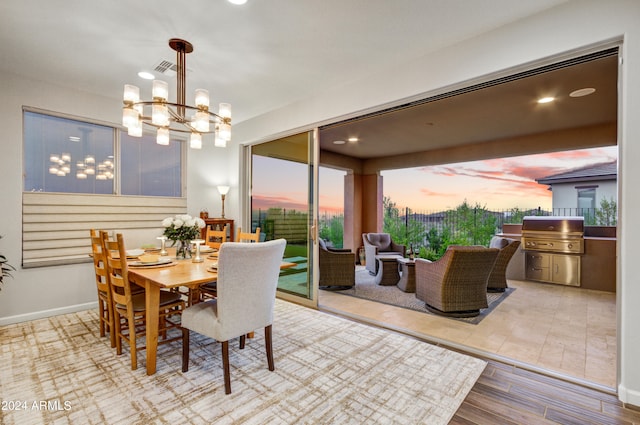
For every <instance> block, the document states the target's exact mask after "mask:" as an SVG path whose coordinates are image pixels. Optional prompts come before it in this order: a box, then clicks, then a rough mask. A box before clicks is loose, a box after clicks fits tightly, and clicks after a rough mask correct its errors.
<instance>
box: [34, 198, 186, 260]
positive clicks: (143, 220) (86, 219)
mask: <svg viewBox="0 0 640 425" xmlns="http://www.w3.org/2000/svg"><path fill="white" fill-rule="evenodd" d="M186 210H187V199H186V198H173V197H172V198H167V197H157V196H115V195H92V194H91V195H89V194H68V193H45V192H24V193H23V195H22V267H23V268H32V267H44V266H52V265H61V264H74V263H84V262H90V261H91V259H90V257H89V253H90V252H91V246H90V243H89V230H90V229H101V230H107V231H116V232H118V231H122V230H126V229H158V228H159V227H160V223H161V222H162V220H163V219H165V218H166V217H169V216H172V215H176V214H186Z"/></svg>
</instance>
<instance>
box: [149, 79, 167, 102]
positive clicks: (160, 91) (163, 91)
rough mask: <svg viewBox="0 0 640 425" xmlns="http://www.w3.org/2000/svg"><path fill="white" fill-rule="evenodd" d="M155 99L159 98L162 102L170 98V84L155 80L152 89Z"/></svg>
mask: <svg viewBox="0 0 640 425" xmlns="http://www.w3.org/2000/svg"><path fill="white" fill-rule="evenodd" d="M151 96H153V99H154V100H155V99H158V100H160V101H162V102H166V101H167V99H168V98H169V84H167V82H166V81H162V80H153V88H152V91H151Z"/></svg>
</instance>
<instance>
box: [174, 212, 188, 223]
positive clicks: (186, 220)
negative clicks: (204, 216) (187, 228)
mask: <svg viewBox="0 0 640 425" xmlns="http://www.w3.org/2000/svg"><path fill="white" fill-rule="evenodd" d="M176 218H177V219H179V220H182V221H183V222H185V223H186V222H188V221H189V220H191V216H190V215H189V214H184V215H181V216H176Z"/></svg>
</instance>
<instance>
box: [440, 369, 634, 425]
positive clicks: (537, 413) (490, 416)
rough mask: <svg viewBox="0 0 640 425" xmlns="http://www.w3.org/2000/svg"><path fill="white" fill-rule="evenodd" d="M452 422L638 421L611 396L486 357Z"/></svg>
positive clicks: (583, 424)
mask: <svg viewBox="0 0 640 425" xmlns="http://www.w3.org/2000/svg"><path fill="white" fill-rule="evenodd" d="M487 361H488V365H487V367H486V369H485V370H484V372H483V373H482V375H481V376H480V378H479V379H478V381H477V382H476V384H475V385H474V387H473V388H472V389H471V392H470V393H469V395H468V396H467V398H466V399H465V400H464V402H463V403H462V405H461V406H460V408H459V409H458V411H457V412H456V414H455V416H454V417H453V419H452V420H451V422H450V424H460V425H463V424H464V425H471V424H477V425H485V424H487V425H488V424H491V425H495V424H527V425H528V424H566V425H568V424H576V425H587V424H594V425H596V424H597V425H600V424H602V425H605V424H607V425H608V424H628V425H633V424H640V411H639V410H636V409H635V408H630V407H625V406H623V404H622V403H621V402H620V401H619V400H618V399H617V397H616V396H615V395H613V394H609V393H606V392H602V391H598V390H595V389H592V388H587V387H585V386H582V385H579V384H575V383H571V382H567V381H564V380H561V379H558V378H555V377H550V376H547V375H543V374H539V373H536V372H531V371H528V370H524V369H521V368H518V367H516V366H512V365H508V364H505V363H500V362H497V361H494V360H487Z"/></svg>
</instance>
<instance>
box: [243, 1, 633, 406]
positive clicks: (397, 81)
mask: <svg viewBox="0 0 640 425" xmlns="http://www.w3.org/2000/svg"><path fill="white" fill-rule="evenodd" d="M638 22H640V2H638V1H633V0H629V1H607V2H603V1H600V0H575V1H569V2H567V3H565V4H562V5H560V6H558V7H556V8H553V9H550V10H547V11H545V12H543V13H541V14H539V15H536V16H533V17H530V18H527V19H523V20H521V21H518V22H516V23H513V24H511V25H507V26H505V27H502V28H499V29H497V30H495V31H492V32H490V33H487V34H484V35H481V36H478V37H476V38H474V39H471V40H467V41H465V42H462V43H460V44H458V45H456V46H453V47H451V48H449V49H446V50H443V51H438V52H434V53H431V54H429V55H427V56H425V57H423V58H421V59H420V60H416V61H415V62H413V63H406V64H393V68H389V69H386V70H384V69H381V70H380V72H379V73H377V74H375V75H371V76H368V77H366V78H363V79H361V80H359V81H355V82H351V83H348V84H344V85H343V86H341V87H336V88H335V90H329V91H326V92H325V93H324V94H323V95H321V96H318V97H315V98H313V99H310V100H307V101H304V102H299V103H296V104H293V105H290V106H289V107H286V108H283V109H280V110H277V111H273V112H271V113H269V114H265V115H263V116H261V117H257V118H255V119H252V120H249V121H247V122H244V123H241V124H240V125H237V126H236V127H235V138H236V140H240V141H243V142H252V141H256V140H262V139H265V138H268V136H269V135H271V134H282V133H283V132H286V131H287V130H290V129H303V128H305V127H307V126H308V125H309V124H310V123H320V122H326V121H328V120H330V119H332V118H334V117H339V116H342V115H347V114H349V115H354V114H355V113H358V111H360V112H362V111H366V110H371V109H376V108H377V107H379V106H380V105H389V104H393V103H401V102H398V100H399V99H403V98H405V99H412V98H414V99H415V98H419V97H425V95H426V94H429V95H432V94H436V93H442V92H446V91H449V90H450V89H451V88H453V87H460V86H466V85H469V84H470V83H471V82H477V81H478V80H485V79H488V77H487V76H489V75H491V76H492V77H495V76H498V75H503V74H505V73H509V74H510V73H513V72H514V70H516V69H522V68H525V67H528V65H527V64H529V63H531V62H538V61H540V60H541V59H543V58H552V57H555V58H556V59H557V58H558V57H559V56H560V55H563V54H566V53H568V52H573V51H576V50H582V49H583V48H585V47H587V46H592V45H600V44H604V42H605V41H610V40H614V39H620V40H622V39H624V45H623V48H622V53H623V55H624V63H623V64H622V66H621V69H622V81H621V87H622V89H623V93H622V96H621V99H620V105H621V111H622V112H621V116H620V121H619V129H620V131H619V135H620V136H619V138H620V140H619V149H620V151H619V155H620V163H619V167H620V175H619V183H620V185H619V196H618V199H619V200H620V202H619V212H620V227H619V231H618V235H620V238H619V251H620V252H619V267H620V272H619V273H618V276H619V278H618V279H619V282H618V292H617V294H618V295H617V296H618V307H619V308H618V311H619V336H618V337H619V344H618V348H619V350H618V351H619V354H618V355H619V362H618V368H619V379H618V382H619V388H618V391H619V397H620V399H621V400H622V401H624V402H628V403H631V404H634V405H636V406H640V363H638V362H637V361H636V360H637V359H638V358H640V330H639V329H638V326H637V323H640V309H639V308H637V307H636V304H637V303H638V302H639V300H640V285H639V284H638V282H637V279H638V278H637V272H636V270H635V267H634V260H635V259H636V258H637V257H638V256H639V255H640V247H638V244H637V242H636V241H637V240H640V221H638V220H636V219H634V215H635V214H634V211H637V210H638V208H639V207H640V193H639V192H638V191H637V190H634V187H633V183H632V182H634V181H638V179H640V169H639V168H638V167H634V166H633V164H637V163H638V162H640V121H639V120H637V119H635V118H634V117H638V116H639V114H640V25H638Z"/></svg>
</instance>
